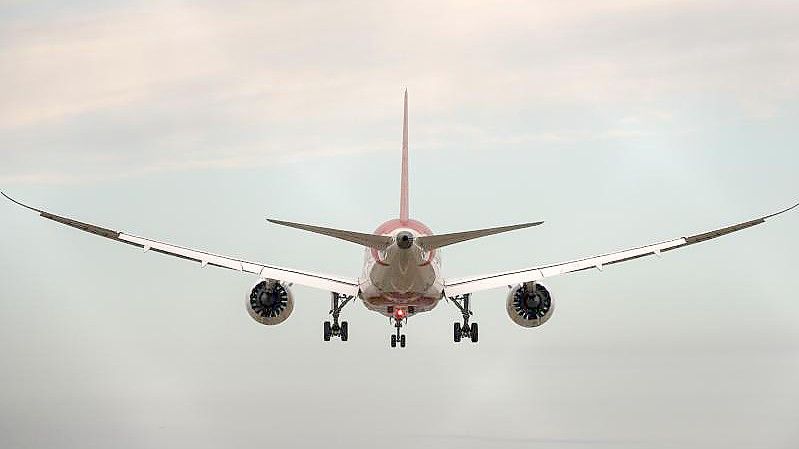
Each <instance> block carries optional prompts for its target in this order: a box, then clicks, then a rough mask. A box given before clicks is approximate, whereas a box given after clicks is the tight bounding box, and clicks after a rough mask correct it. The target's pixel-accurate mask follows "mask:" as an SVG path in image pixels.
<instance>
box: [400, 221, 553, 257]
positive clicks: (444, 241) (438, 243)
mask: <svg viewBox="0 0 799 449" xmlns="http://www.w3.org/2000/svg"><path fill="white" fill-rule="evenodd" d="M542 223H543V221H536V222H532V223H522V224H517V225H511V226H500V227H498V228H488V229H478V230H476V231H464V232H454V233H452V234H441V235H426V236H422V237H417V238H416V243H417V244H418V245H419V246H421V247H422V249H424V250H427V251H430V250H433V249H436V248H441V247H442V246H447V245H452V244H454V243H460V242H465V241H466V240H473V239H477V238H480V237H485V236H487V235H494V234H500V233H502V232H508V231H515V230H516V229H523V228H529V227H531V226H538V225H540V224H542Z"/></svg>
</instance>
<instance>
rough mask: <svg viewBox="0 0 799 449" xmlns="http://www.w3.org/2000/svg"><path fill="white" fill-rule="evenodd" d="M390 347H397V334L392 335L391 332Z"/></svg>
mask: <svg viewBox="0 0 799 449" xmlns="http://www.w3.org/2000/svg"><path fill="white" fill-rule="evenodd" d="M391 347H392V348H396V347H397V336H396V335H393V334H392V335H391Z"/></svg>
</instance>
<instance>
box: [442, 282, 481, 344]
mask: <svg viewBox="0 0 799 449" xmlns="http://www.w3.org/2000/svg"><path fill="white" fill-rule="evenodd" d="M469 296H470V295H469V294H468V293H467V294H465V295H461V296H453V297H451V298H449V300H450V301H452V303H453V304H455V307H457V308H458V310H460V311H461V314H462V315H463V324H461V323H455V324H454V325H453V331H454V332H453V337H454V338H453V339H454V340H455V343H460V341H461V339H463V338H468V339H469V340H471V341H472V343H477V323H472V324H471V325H470V324H469V317H470V316H472V315H473V313H472V310H471V309H470V308H469V306H470V304H469Z"/></svg>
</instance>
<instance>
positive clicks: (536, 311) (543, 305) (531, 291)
mask: <svg viewBox="0 0 799 449" xmlns="http://www.w3.org/2000/svg"><path fill="white" fill-rule="evenodd" d="M506 305H507V310H508V316H509V317H510V319H512V320H513V322H514V323H516V324H518V325H519V326H524V327H537V326H540V325H542V324H544V323H546V322H547V320H548V319H549V317H551V316H552V312H554V310H555V302H554V301H553V300H552V296H551V295H550V294H549V290H547V289H546V288H544V286H543V285H541V284H536V283H535V282H528V283H526V284H519V285H517V286H516V287H513V288H512V289H511V291H510V293H508V301H507V303H506Z"/></svg>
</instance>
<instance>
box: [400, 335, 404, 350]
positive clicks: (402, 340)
mask: <svg viewBox="0 0 799 449" xmlns="http://www.w3.org/2000/svg"><path fill="white" fill-rule="evenodd" d="M404 347H405V334H403V335H401V336H400V348H404Z"/></svg>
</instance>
